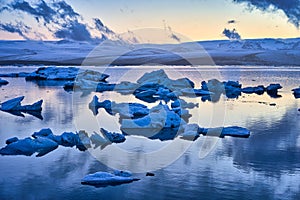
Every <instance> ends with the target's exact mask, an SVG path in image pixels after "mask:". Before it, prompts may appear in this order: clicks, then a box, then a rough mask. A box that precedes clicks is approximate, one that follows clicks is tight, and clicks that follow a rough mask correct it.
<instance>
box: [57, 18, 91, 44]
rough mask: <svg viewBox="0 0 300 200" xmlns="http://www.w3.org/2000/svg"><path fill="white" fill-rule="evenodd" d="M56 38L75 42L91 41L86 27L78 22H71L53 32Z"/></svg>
mask: <svg viewBox="0 0 300 200" xmlns="http://www.w3.org/2000/svg"><path fill="white" fill-rule="evenodd" d="M54 35H55V37H56V38H60V39H68V40H76V41H91V40H92V37H91V34H90V32H89V31H88V30H87V27H86V25H84V24H82V23H79V22H78V21H76V20H75V21H71V22H70V23H68V24H66V27H63V28H61V29H59V30H57V31H55V32H54Z"/></svg>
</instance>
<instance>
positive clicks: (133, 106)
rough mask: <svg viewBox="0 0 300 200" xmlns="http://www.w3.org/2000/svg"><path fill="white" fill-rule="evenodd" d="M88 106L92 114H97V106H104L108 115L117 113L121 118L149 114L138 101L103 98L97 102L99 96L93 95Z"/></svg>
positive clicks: (145, 107)
mask: <svg viewBox="0 0 300 200" xmlns="http://www.w3.org/2000/svg"><path fill="white" fill-rule="evenodd" d="M89 108H90V109H91V110H92V112H93V113H94V115H97V114H98V109H99V108H104V109H105V111H106V112H107V113H108V114H110V115H115V114H117V113H118V114H119V115H120V117H121V118H134V119H135V118H139V117H143V116H145V115H148V114H149V109H148V108H147V106H145V105H143V104H139V103H116V102H114V101H109V100H104V101H103V102H99V98H98V97H97V96H96V95H95V96H94V97H93V99H92V101H91V102H90V103H89Z"/></svg>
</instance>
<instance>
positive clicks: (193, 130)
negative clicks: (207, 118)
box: [180, 124, 200, 141]
mask: <svg viewBox="0 0 300 200" xmlns="http://www.w3.org/2000/svg"><path fill="white" fill-rule="evenodd" d="M198 129H199V126H198V124H187V125H186V126H185V127H184V132H183V133H182V135H181V137H180V138H181V139H184V140H191V141H195V140H197V138H198V137H199V136H200V133H199V131H198Z"/></svg>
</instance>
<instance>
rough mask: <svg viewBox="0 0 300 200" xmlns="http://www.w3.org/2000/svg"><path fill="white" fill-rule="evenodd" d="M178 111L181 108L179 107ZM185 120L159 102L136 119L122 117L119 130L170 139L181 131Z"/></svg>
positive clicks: (154, 137) (129, 133)
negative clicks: (144, 114) (146, 113)
mask: <svg viewBox="0 0 300 200" xmlns="http://www.w3.org/2000/svg"><path fill="white" fill-rule="evenodd" d="M179 111H181V109H180V108H179ZM185 124H186V121H185V120H184V119H183V118H181V117H180V114H178V113H176V112H175V111H174V110H171V109H170V108H169V107H168V105H162V104H161V103H160V104H159V105H157V106H154V107H153V108H151V109H150V112H149V114H148V115H146V116H144V117H141V118H137V119H123V120H122V121H121V131H122V132H123V133H124V134H127V135H139V136H144V137H148V138H150V139H160V140H171V139H174V138H175V137H176V136H177V134H178V133H179V132H180V131H182V129H183V128H182V126H183V125H185Z"/></svg>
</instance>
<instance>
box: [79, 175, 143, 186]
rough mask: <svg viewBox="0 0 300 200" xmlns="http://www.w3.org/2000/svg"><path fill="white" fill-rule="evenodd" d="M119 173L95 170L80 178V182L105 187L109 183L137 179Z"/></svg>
mask: <svg viewBox="0 0 300 200" xmlns="http://www.w3.org/2000/svg"><path fill="white" fill-rule="evenodd" d="M120 175H121V176H119V175H115V174H111V173H108V172H96V173H94V174H89V175H87V176H85V177H84V178H83V179H82V180H81V184H86V185H95V186H102V187H106V186H109V185H111V186H114V185H120V184H124V183H131V182H133V181H137V180H139V179H135V178H132V177H130V176H122V175H123V174H122V173H121V174H120Z"/></svg>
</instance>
